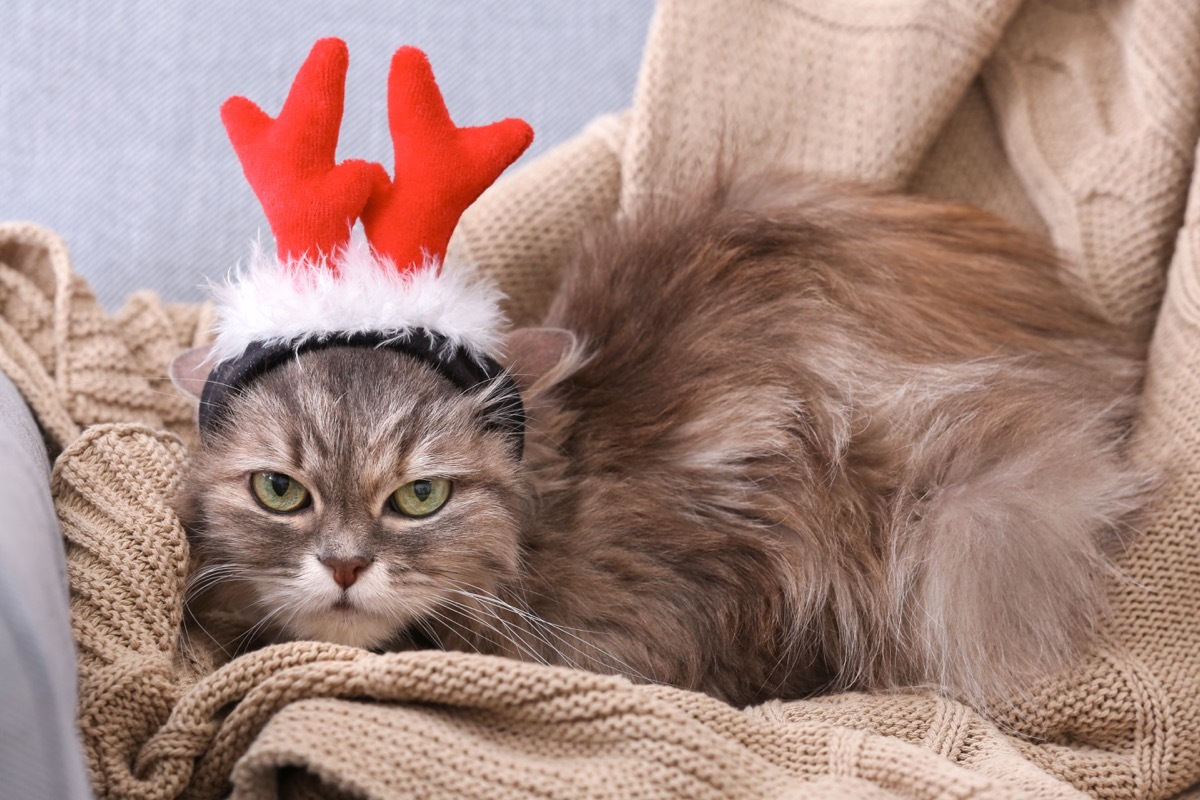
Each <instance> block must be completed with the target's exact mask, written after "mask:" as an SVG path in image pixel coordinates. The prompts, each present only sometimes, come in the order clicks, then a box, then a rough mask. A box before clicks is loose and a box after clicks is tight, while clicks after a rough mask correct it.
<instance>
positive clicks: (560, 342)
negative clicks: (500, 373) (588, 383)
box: [500, 328, 579, 394]
mask: <svg viewBox="0 0 1200 800" xmlns="http://www.w3.org/2000/svg"><path fill="white" fill-rule="evenodd" d="M578 353H579V340H578V339H576V338H575V334H573V333H571V332H570V331H568V330H564V329H562V328H518V329H517V330H515V331H512V332H511V333H509V335H508V340H507V341H506V343H505V355H504V357H503V358H501V359H500V361H501V363H502V364H503V365H504V367H505V368H506V369H508V373H509V375H511V376H512V379H513V381H514V382H515V383H516V384H517V388H518V389H519V390H520V391H521V394H527V393H529V392H530V391H531V390H533V389H535V387H536V388H537V389H544V388H547V387H549V386H553V385H554V384H555V383H557V382H558V381H560V380H562V379H563V378H565V377H566V376H567V375H568V374H570V372H571V371H572V369H573V367H574V366H575V364H576V362H577V361H578V358H577V357H576V356H577V354H578Z"/></svg>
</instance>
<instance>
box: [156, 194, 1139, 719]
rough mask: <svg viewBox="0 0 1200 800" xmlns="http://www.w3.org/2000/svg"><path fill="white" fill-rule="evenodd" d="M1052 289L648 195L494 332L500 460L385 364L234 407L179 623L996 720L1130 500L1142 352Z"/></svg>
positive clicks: (311, 380) (1075, 628)
mask: <svg viewBox="0 0 1200 800" xmlns="http://www.w3.org/2000/svg"><path fill="white" fill-rule="evenodd" d="M1070 284H1071V279H1070V277H1069V275H1068V274H1067V273H1066V272H1065V271H1064V270H1063V269H1062V268H1061V267H1060V265H1059V264H1058V263H1057V262H1056V260H1055V258H1054V257H1053V256H1052V255H1050V254H1049V253H1048V252H1047V251H1046V250H1045V249H1043V248H1042V246H1040V245H1039V244H1037V243H1031V242H1030V241H1029V239H1028V237H1026V236H1024V235H1021V234H1018V233H1017V232H1015V231H1013V230H1011V229H1009V228H1008V227H1007V226H1006V225H1004V224H1002V223H1000V222H999V221H997V220H995V219H993V218H992V217H990V216H988V215H986V214H984V213H982V212H979V211H975V210H972V209H967V208H963V207H958V206H953V205H948V204H942V203H938V202H934V201H929V200H921V199H916V198H912V197H901V196H896V195H890V194H886V193H878V192H874V191H870V190H864V189H857V188H851V187H845V186H830V185H825V184H818V183H809V182H802V181H793V180H783V179H771V180H758V181H751V182H744V183H742V184H740V185H738V186H735V187H734V188H732V189H729V190H724V191H718V192H716V193H715V194H714V195H713V196H711V197H709V196H705V197H700V198H692V199H690V200H688V201H681V202H674V203H672V202H662V203H658V204H656V205H654V206H653V207H652V208H651V210H649V211H647V212H646V213H645V214H643V215H641V216H640V217H638V218H636V219H630V220H625V221H622V222H617V223H614V224H613V225H612V226H611V227H610V229H608V230H605V231H601V232H596V233H595V234H594V235H592V236H591V237H590V239H589V241H588V242H587V243H586V244H585V245H584V246H583V247H582V249H581V251H580V253H579V254H578V256H577V257H576V258H575V260H574V261H573V263H572V264H571V265H570V266H569V268H568V269H567V270H566V273H565V275H564V277H563V282H562V286H561V289H560V291H559V292H558V295H557V297H556V298H555V300H554V302H553V305H552V307H551V309H550V311H549V313H548V315H547V317H546V319H545V327H544V328H540V329H525V330H516V331H513V332H512V333H511V335H510V336H509V339H508V344H507V349H508V362H507V363H506V366H507V367H508V369H509V371H510V373H511V374H512V375H513V376H514V377H515V378H516V380H517V382H518V385H519V386H520V388H521V392H522V398H523V401H524V403H525V406H526V409H527V413H528V427H527V434H526V442H525V451H524V455H523V457H519V456H517V455H516V454H515V453H514V451H513V448H512V447H511V446H510V442H509V441H508V440H507V438H506V437H505V436H504V435H503V434H501V433H498V432H497V430H496V427H495V426H494V425H488V424H487V419H486V416H487V414H489V413H495V412H494V411H491V410H489V409H490V408H491V407H490V406H489V405H488V402H487V400H488V393H487V392H486V391H484V392H464V391H462V390H461V389H458V388H457V387H455V386H454V385H452V384H451V383H450V381H448V380H447V379H446V378H444V377H441V376H440V375H439V374H438V373H436V372H435V371H434V370H433V369H432V368H431V367H429V366H427V365H426V364H424V363H422V362H420V361H418V360H415V359H413V358H409V357H407V356H405V355H403V354H401V353H397V352H393V351H390V350H383V349H368V348H362V347H357V348H356V347H333V348H329V349H325V350H319V351H314V352H311V353H306V354H305V355H303V356H301V357H298V358H295V359H292V360H290V361H288V362H287V363H285V364H284V365H283V366H280V367H278V368H276V369H274V370H273V371H271V372H269V373H268V374H266V375H265V376H263V377H262V378H260V379H258V380H257V382H255V383H254V384H252V385H251V387H250V388H249V389H248V390H246V391H244V392H241V393H240V394H239V395H238V396H237V397H235V398H234V399H233V400H232V401H231V405H230V412H229V420H230V421H229V424H227V425H225V426H224V427H223V428H222V430H221V431H220V432H219V433H218V434H217V435H215V436H214V437H212V438H211V439H210V440H209V441H207V442H206V444H205V445H204V446H203V447H202V448H201V449H200V450H199V451H198V452H196V453H194V454H193V459H192V464H191V476H190V479H189V480H188V481H187V487H186V491H185V495H184V497H183V498H182V501H181V504H180V510H181V513H182V515H183V517H184V519H185V522H186V525H187V527H188V530H189V532H190V536H191V538H192V542H193V546H194V551H195V554H196V557H197V559H198V561H199V563H200V565H201V566H200V568H199V569H198V571H197V572H196V573H195V576H194V579H193V590H194V591H193V594H194V596H195V599H194V601H193V608H194V611H195V613H196V614H197V616H198V617H199V618H200V619H204V618H205V615H206V614H207V615H210V616H212V618H215V616H213V615H216V616H219V615H220V614H224V615H225V616H226V617H229V616H230V615H232V616H233V617H235V618H238V619H239V620H240V625H241V628H240V630H241V631H242V635H241V636H240V638H237V639H236V640H231V642H229V643H227V644H230V646H231V647H245V646H252V645H253V644H259V643H263V642H269V641H276V640H288V639H309V638H311V639H322V640H328V641H332V642H340V643H345V644H350V645H358V646H361V647H365V648H372V649H378V650H402V649H409V648H414V647H429V646H436V647H442V648H449V649H454V650H467V651H478V652H483V653H495V654H501V655H505V656H509V657H512V658H518V659H526V660H531V661H539V662H545V663H550V664H562V665H571V666H577V667H581V668H585V669H591V670H598V671H601V672H611V673H619V674H623V675H627V676H629V677H630V678H632V679H634V680H637V681H654V682H663V683H668V684H674V685H676V686H681V687H686V688H691V689H696V690H699V691H703V692H707V693H709V694H712V695H715V696H716V697H719V698H723V699H724V700H727V701H729V702H730V703H735V704H747V703H753V702H757V701H762V700H765V699H768V698H776V697H780V698H795V697H800V696H805V695H808V694H811V693H814V692H819V691H831V690H841V689H890V688H897V687H911V686H929V687H934V688H935V689H937V690H939V691H941V692H944V693H946V694H948V695H950V696H953V697H956V698H960V699H964V700H967V701H969V702H973V703H975V704H977V705H979V706H985V705H986V704H987V703H988V702H990V701H992V700H994V699H996V698H1004V697H1006V696H1010V695H1011V694H1012V693H1013V692H1019V691H1020V690H1021V688H1022V686H1024V685H1025V684H1026V682H1027V681H1029V680H1030V679H1031V678H1033V677H1035V676H1038V675H1041V674H1043V673H1045V672H1046V671H1049V670H1056V669H1060V668H1062V667H1064V666H1065V665H1067V664H1068V663H1069V661H1070V659H1072V658H1073V657H1075V656H1076V655H1077V654H1078V652H1079V650H1080V648H1082V647H1085V646H1086V645H1087V644H1088V642H1089V640H1090V639H1091V637H1092V636H1093V635H1094V633H1095V630H1096V626H1097V622H1098V620H1099V619H1100V618H1101V615H1102V613H1103V607H1104V595H1105V576H1106V575H1107V574H1108V573H1110V571H1111V567H1110V563H1109V560H1108V557H1109V555H1110V554H1111V553H1112V552H1113V550H1114V548H1118V547H1120V546H1121V545H1122V543H1123V542H1125V541H1127V539H1128V531H1129V528H1128V525H1129V520H1130V519H1131V515H1132V514H1133V513H1134V512H1135V510H1136V509H1137V507H1138V506H1139V504H1140V503H1141V501H1142V499H1143V498H1144V496H1145V494H1146V487H1147V485H1148V482H1147V480H1146V478H1145V476H1143V475H1142V474H1141V473H1139V472H1138V471H1136V470H1135V469H1133V468H1132V467H1131V466H1130V465H1129V464H1128V462H1127V460H1126V458H1125V457H1124V456H1123V454H1122V448H1123V444H1124V442H1125V440H1126V438H1127V435H1128V430H1129V425H1130V419H1131V416H1132V414H1133V413H1134V410H1135V405H1136V397H1137V390H1138V387H1139V381H1140V363H1139V359H1138V350H1137V347H1136V346H1135V345H1134V343H1133V342H1132V341H1130V339H1129V338H1128V337H1126V336H1125V335H1124V334H1123V333H1122V332H1121V331H1119V330H1116V329H1114V328H1112V327H1110V326H1108V325H1106V324H1105V323H1104V322H1102V321H1101V320H1100V319H1099V318H1098V317H1097V316H1096V315H1095V314H1094V313H1092V312H1090V311H1089V310H1088V309H1087V308H1086V307H1085V305H1084V304H1083V303H1082V302H1081V301H1080V300H1079V299H1078V297H1077V294H1076V293H1075V292H1074V291H1072V288H1071V285H1070ZM192 361H193V362H194V361H195V359H194V358H193V359H192ZM184 364H185V361H181V362H180V366H179V367H178V368H177V370H176V371H177V373H179V375H178V377H179V379H180V381H181V382H183V383H186V382H187V381H188V380H189V379H190V380H192V381H193V382H194V381H195V380H200V381H202V380H203V377H204V367H203V366H202V365H201V366H199V367H193V368H192V371H190V372H189V370H188V368H187V367H186V366H184ZM193 385H195V384H194V383H193Z"/></svg>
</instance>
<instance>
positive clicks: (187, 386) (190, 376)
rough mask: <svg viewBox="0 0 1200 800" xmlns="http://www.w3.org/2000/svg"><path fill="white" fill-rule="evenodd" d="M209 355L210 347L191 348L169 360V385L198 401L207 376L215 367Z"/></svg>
mask: <svg viewBox="0 0 1200 800" xmlns="http://www.w3.org/2000/svg"><path fill="white" fill-rule="evenodd" d="M211 355H212V346H211V345H201V346H200V347H193V348H191V349H190V350H184V351H183V352H182V353H180V354H179V355H177V356H175V358H173V359H171V366H170V367H168V368H167V374H169V375H170V376H171V383H173V384H175V387H176V388H177V389H179V391H181V392H183V393H184V394H186V395H187V396H188V397H191V398H192V399H194V400H196V401H197V402H199V401H200V393H201V392H203V391H204V384H205V382H206V381H207V380H208V374H209V373H210V372H212V369H213V366H214V365H215V362H214V360H213V359H212V358H211Z"/></svg>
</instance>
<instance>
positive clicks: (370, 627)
mask: <svg viewBox="0 0 1200 800" xmlns="http://www.w3.org/2000/svg"><path fill="white" fill-rule="evenodd" d="M287 628H288V630H287V633H288V636H289V638H292V639H312V640H316V641H321V642H331V643H333V644H344V645H349V646H351V647H361V648H363V649H366V650H375V649H378V648H380V647H382V646H383V645H385V644H387V643H388V642H389V641H390V640H392V639H394V638H395V637H396V634H397V632H398V629H397V624H396V620H395V619H393V618H390V617H384V616H379V615H376V614H370V613H367V612H365V611H363V610H361V609H357V608H354V607H352V606H346V605H337V606H334V607H331V608H329V609H326V610H324V611H315V612H309V613H306V614H303V615H297V616H296V617H295V618H294V619H292V620H291V621H289V623H288V626H287Z"/></svg>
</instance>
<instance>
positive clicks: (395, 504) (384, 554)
mask: <svg viewBox="0 0 1200 800" xmlns="http://www.w3.org/2000/svg"><path fill="white" fill-rule="evenodd" d="M483 407H484V403H483V402H482V400H481V398H480V396H479V395H478V394H464V393H463V392H462V391H460V390H459V389H457V388H455V387H454V386H453V385H452V384H451V383H450V382H449V381H447V380H446V379H445V378H443V377H441V376H439V375H438V374H436V373H435V372H434V371H433V370H432V368H430V367H428V366H426V365H424V364H422V363H420V362H418V361H416V360H414V359H412V358H409V357H407V356H404V355H401V354H398V353H394V352H391V351H386V350H369V349H364V348H348V347H333V348H329V349H325V350H318V351H313V352H310V353H306V354H305V355H304V356H303V357H302V358H300V359H296V360H293V361H290V362H288V363H286V364H285V365H283V366H281V367H279V368H277V369H275V370H273V371H272V372H270V373H268V374H267V375H265V376H263V377H262V378H260V379H258V380H257V381H256V382H255V383H253V384H252V385H251V387H250V388H249V390H247V391H245V392H244V393H242V394H241V395H240V396H239V397H237V398H236V399H234V401H233V402H232V404H231V406H230V417H229V421H228V423H227V424H225V425H224V426H223V427H222V428H220V429H219V430H218V431H217V432H216V433H215V435H213V436H211V437H210V438H209V439H208V441H206V442H205V445H204V446H203V447H202V448H201V450H200V451H199V452H198V453H197V454H196V455H195V457H194V458H193V459H192V468H191V476H190V480H189V482H188V486H187V488H186V490H185V491H186V494H187V496H186V497H185V500H184V503H183V504H182V507H183V509H184V516H185V522H186V523H187V524H188V526H189V529H190V530H191V533H192V535H193V541H194V546H195V547H196V550H197V553H198V554H199V555H200V557H201V561H202V564H203V568H202V569H201V570H200V572H198V574H197V576H196V580H197V581H198V582H201V583H205V584H208V583H211V584H212V585H213V586H214V591H217V592H221V591H222V590H223V589H229V590H230V591H231V592H232V591H233V590H234V589H235V588H236V590H237V593H239V594H240V595H241V596H244V597H246V598H248V600H247V602H249V603H250V604H251V605H252V606H253V607H252V608H249V609H246V613H247V616H249V617H251V618H255V619H261V620H264V621H265V622H264V625H266V626H268V629H269V630H270V631H271V632H273V633H274V634H275V635H277V636H281V637H282V638H293V639H320V640H324V641H331V642H339V643H343V644H350V645H356V646H360V647H368V648H374V647H382V646H385V645H386V644H387V643H388V642H390V641H393V640H394V639H396V638H397V637H398V636H401V635H403V634H404V633H405V632H406V631H407V630H408V629H409V628H410V627H411V626H413V625H414V624H415V623H417V622H418V621H419V620H422V619H426V618H429V617H430V616H436V615H437V614H438V613H439V609H445V608H447V607H454V605H455V604H456V602H461V600H462V599H463V598H464V597H465V595H464V594H463V592H472V593H478V592H481V591H482V592H484V593H492V592H494V591H495V589H496V587H497V586H498V585H499V584H501V583H502V582H505V581H509V580H512V579H513V578H514V576H515V575H516V573H517V570H518V562H519V558H520V546H519V541H518V531H519V530H520V527H521V524H522V522H523V519H524V516H525V515H526V514H527V513H528V505H529V501H528V499H527V498H528V491H527V489H526V486H525V484H524V482H523V479H522V477H521V471H520V463H519V460H518V459H517V458H516V457H515V456H514V455H513V453H512V450H511V447H510V443H509V441H508V440H507V439H506V437H505V436H504V435H503V434H501V433H498V432H496V431H495V430H489V429H487V428H485V426H484V424H483V414H484V413H486V412H485V411H484V410H483Z"/></svg>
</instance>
